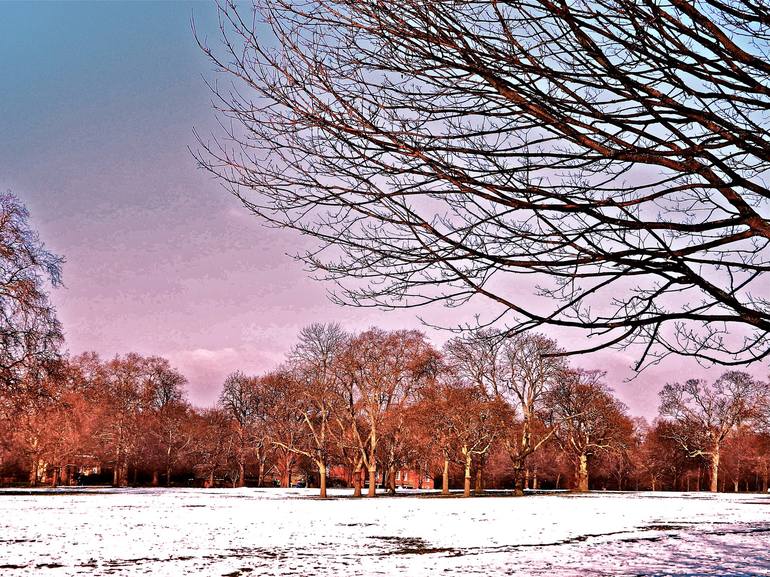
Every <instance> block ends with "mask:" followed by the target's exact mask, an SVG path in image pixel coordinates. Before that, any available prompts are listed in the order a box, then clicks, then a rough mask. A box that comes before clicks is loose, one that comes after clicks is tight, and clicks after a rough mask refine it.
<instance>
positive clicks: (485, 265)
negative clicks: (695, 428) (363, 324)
mask: <svg viewBox="0 0 770 577" xmlns="http://www.w3.org/2000/svg"><path fill="white" fill-rule="evenodd" d="M253 1H254V6H253V9H252V7H247V8H243V7H242V8H236V7H235V5H234V3H231V2H229V1H227V0H223V1H222V3H221V5H220V15H221V22H222V25H221V28H222V36H223V38H222V39H223V42H222V43H221V44H220V45H219V46H218V47H217V46H210V45H208V44H206V43H204V42H203V41H201V45H202V47H203V49H204V50H205V51H206V53H207V54H208V55H209V56H210V57H211V59H212V60H213V61H214V62H215V63H216V65H217V66H218V67H219V70H220V71H221V72H223V73H224V75H225V77H226V78H227V79H230V80H232V82H222V81H220V80H217V82H216V83H214V82H212V87H213V88H214V92H215V95H216V97H217V98H216V102H217V108H218V111H219V113H220V115H221V117H222V118H221V120H222V123H221V124H222V127H223V130H224V131H225V134H224V135H222V137H215V138H213V139H209V138H205V137H201V138H200V142H201V145H202V148H201V153H200V154H199V156H198V157H199V160H200V162H201V164H202V165H203V166H204V167H205V168H207V169H209V170H211V171H212V172H214V173H215V174H216V175H218V176H219V177H220V178H221V179H222V181H223V182H224V183H225V184H226V186H227V187H228V188H229V189H230V190H231V191H232V192H233V193H234V194H236V195H238V196H239V197H240V198H241V199H242V200H243V202H244V204H245V205H246V206H247V207H248V208H249V209H250V210H252V211H253V212H254V213H257V214H259V215H260V216H261V217H263V218H264V219H266V220H267V221H268V222H270V223H273V224H277V225H279V226H283V227H288V228H292V229H296V230H297V231H299V232H301V233H304V234H307V235H310V236H311V237H313V238H314V239H315V240H316V241H317V242H316V246H315V247H314V248H313V249H311V250H310V251H308V252H307V253H304V254H300V255H299V256H300V257H301V258H303V259H304V260H305V261H306V262H307V263H309V264H310V266H311V267H313V268H314V270H315V271H316V272H317V273H318V276H321V277H324V278H329V279H332V280H334V281H337V282H338V283H339V284H340V287H341V290H339V291H338V292H337V293H336V294H337V297H338V298H339V299H340V300H343V301H346V302H352V303H354V304H357V305H386V306H415V305H420V304H423V303H427V302H433V301H442V302H444V303H448V304H450V305H457V304H460V303H463V302H465V301H467V300H468V299H469V298H471V297H473V296H474V295H483V296H485V297H487V298H488V299H490V300H491V301H492V302H494V303H496V304H497V305H498V306H499V307H500V311H499V312H500V314H501V315H503V316H505V319H504V322H505V323H506V325H507V327H508V329H509V330H510V331H512V332H520V331H524V330H527V329H531V328H533V327H538V326H542V325H555V326H558V327H562V329H563V330H565V331H568V332H571V333H576V334H583V335H591V336H593V337H594V338H593V339H592V340H591V341H590V342H588V341H586V342H585V344H584V345H575V346H574V347H573V348H572V349H571V352H579V351H581V350H596V349H601V348H605V347H609V346H629V345H631V344H635V345H638V346H639V347H640V348H638V349H636V350H637V351H638V363H637V365H636V366H637V368H639V367H643V366H645V364H646V363H648V362H655V361H656V360H659V359H660V358H661V357H662V356H665V355H667V354H671V353H677V354H683V355H691V356H694V357H697V358H699V359H703V360H709V361H716V362H719V363H724V364H739V363H743V362H746V361H751V360H756V359H761V358H765V357H766V356H767V355H768V354H770V345H769V341H768V334H769V332H768V331H769V330H770V307H769V306H768V300H767V297H766V294H765V292H764V291H763V290H762V289H763V286H764V285H763V283H766V280H765V277H764V275H765V273H767V271H768V267H769V266H770V261H769V260H768V256H770V252H769V251H768V246H767V245H768V239H770V223H768V198H769V197H770V190H769V189H768V186H767V184H766V173H767V170H768V168H769V167H770V137H768V131H767V125H766V122H765V120H764V119H765V117H766V116H767V113H768V110H770V96H768V95H769V94H770V76H769V75H770V63H768V59H767V52H768V48H769V46H768V39H770V17H769V16H768V9H767V6H766V5H765V4H764V3H762V2H754V1H751V0H729V1H726V0H671V1H669V2H662V1H660V0H651V1H649V2H639V1H636V0H593V1H591V2H588V1H585V0H578V1H575V2H566V1H564V0H514V1H510V2H498V1H495V0H469V1H466V2H426V1H424V0H398V1H396V0H382V1H376V2H375V1H367V0H364V1H360V0H309V1H307V2H294V1H291V0H253ZM329 247H331V249H330V250H328V249H329ZM323 249H327V250H323ZM522 275H527V276H522ZM534 287H537V288H534ZM523 290H524V291H529V292H532V293H535V294H534V295H526V293H524V294H522V291H523ZM525 295H526V296H525ZM484 320H485V321H486V320H499V318H498V317H497V315H493V316H492V317H491V318H490V319H484ZM578 342H579V341H578Z"/></svg>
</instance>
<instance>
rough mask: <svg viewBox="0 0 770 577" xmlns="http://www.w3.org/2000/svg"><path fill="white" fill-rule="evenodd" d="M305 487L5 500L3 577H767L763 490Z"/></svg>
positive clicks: (0, 502)
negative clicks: (454, 492)
mask: <svg viewBox="0 0 770 577" xmlns="http://www.w3.org/2000/svg"><path fill="white" fill-rule="evenodd" d="M332 493H333V495H335V496H340V497H342V496H347V495H348V494H349V493H348V492H347V491H344V490H340V491H333V492H332ZM314 494H315V491H313V490H304V489H294V490H275V489H238V490H225V489H223V490H196V489H187V490H185V489H170V490H162V489H161V490H149V489H126V490H111V489H102V490H93V489H91V490H88V489H73V490H64V491H57V492H48V491H45V490H40V491H32V492H30V493H29V494H19V493H18V492H10V491H5V492H3V491H0V575H2V576H4V577H5V576H8V577H11V576H17V575H25V576H27V575H34V576H38V575H40V576H52V577H54V576H61V575H131V576H134V575H168V576H182V575H205V576H208V575H212V576H214V575H216V576H231V577H236V576H240V577H246V576H256V575H276V576H278V575H280V576H284V575H315V576H335V577H336V576H351V575H393V576H399V577H402V576H403V577H415V576H421V575H517V576H525V575H549V576H555V575H720V576H726V575H770V497H768V496H767V495H716V496H715V495H709V494H705V493H687V494H682V493H637V494H623V493H590V494H587V495H569V494H559V495H557V494H550V495H548V494H538V495H530V496H527V497H523V498H510V497H487V498H478V499H459V498H448V499H445V498H431V497H427V498H426V497H419V496H405V497H395V498H387V497H385V498H377V499H362V500H353V499H346V498H338V499H330V500H326V501H320V500H317V499H314V498H312V497H313V496H314Z"/></svg>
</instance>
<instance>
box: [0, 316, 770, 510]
mask: <svg viewBox="0 0 770 577" xmlns="http://www.w3.org/2000/svg"><path fill="white" fill-rule="evenodd" d="M560 352H561V351H560V349H559V347H558V345H557V343H556V342H554V341H553V340H551V339H549V338H546V337H545V336H542V335H538V334H531V335H522V336H513V337H510V336H506V335H504V334H503V333H496V332H493V331H490V330H483V331H477V332H475V333H470V334H467V335H465V336H462V337H456V338H453V339H451V340H450V341H448V342H447V343H446V344H445V345H444V347H443V348H442V350H438V349H436V348H435V347H433V346H432V345H431V344H430V343H429V342H428V341H427V340H426V338H425V336H424V335H423V333H421V332H419V331H414V330H398V331H384V330H381V329H378V328H372V329H369V330H367V331H363V332H360V333H356V334H350V333H346V332H345V331H343V330H342V329H341V328H340V327H339V326H338V325H336V324H326V325H324V324H312V325H310V326H308V327H306V328H304V329H303V330H302V331H301V333H300V334H299V337H298V340H297V343H296V344H295V346H294V347H293V348H292V349H291V351H290V352H289V354H288V355H287V356H286V360H285V362H284V363H282V364H281V365H280V366H278V367H277V368H275V369H274V370H272V371H270V372H268V373H265V374H262V375H258V376H251V375H246V374H244V373H242V372H238V371H236V372H234V373H232V374H231V375H230V376H228V377H227V379H226V380H225V382H224V384H223V386H222V391H221V394H220V397H219V401H218V404H217V407H216V408H212V409H207V410H201V409H196V408H195V407H193V406H191V405H190V403H189V402H187V400H186V399H185V393H184V391H185V389H184V387H185V378H184V376H182V375H181V374H180V373H179V372H178V371H177V370H175V369H174V368H173V367H172V366H171V365H170V364H169V362H168V361H167V360H165V359H163V358H159V357H143V356H140V355H137V354H128V355H125V356H122V357H115V358H113V359H111V360H107V361H105V360H102V359H100V358H99V357H98V356H96V355H95V354H93V353H91V354H85V355H80V356H77V357H74V358H70V359H67V360H64V361H62V362H60V363H58V364H57V365H56V366H55V367H54V369H52V370H49V371H47V372H46V373H45V375H44V376H36V377H35V378H36V379H37V380H36V383H35V385H34V386H30V387H23V388H20V389H18V391H17V392H16V393H15V394H13V395H11V394H5V395H3V397H2V421H0V422H1V424H2V427H3V428H2V433H3V434H2V437H0V438H1V439H2V447H0V448H1V449H2V461H0V467H1V469H0V475H2V476H3V477H5V478H6V479H7V480H8V481H12V480H13V477H14V475H16V477H17V480H18V477H19V475H21V474H23V475H24V476H25V477H26V480H27V482H29V483H30V484H33V485H34V484H37V483H39V482H43V481H44V480H45V482H47V483H51V484H54V485H55V484H59V483H65V484H70V483H75V482H78V481H79V480H80V481H83V480H84V479H85V475H86V474H87V473H89V472H96V471H100V472H102V473H104V472H107V471H109V472H110V478H109V479H107V478H105V477H104V476H102V477H101V479H102V481H108V482H111V483H112V484H113V485H115V486H124V485H127V484H129V483H146V484H153V485H157V484H160V483H164V484H172V483H184V484H192V483H195V484H199V485H203V486H213V485H215V484H223V483H224V484H228V485H233V486H243V485H245V484H246V483H247V482H248V483H249V484H256V485H270V484H273V483H274V482H275V483H277V484H280V485H282V486H285V487H288V486H290V485H291V484H292V482H293V480H294V481H296V480H298V479H300V478H301V479H303V480H305V481H310V482H313V483H314V484H316V485H317V486H318V487H319V489H320V494H321V496H326V489H327V483H328V480H329V479H332V480H333V482H334V483H345V484H349V485H352V486H353V487H354V494H355V495H356V496H360V495H362V493H363V491H364V488H367V491H368V495H369V496H373V495H375V494H376V490H377V486H378V485H380V486H382V487H385V488H387V489H388V490H389V491H391V492H393V491H395V489H396V477H397V475H398V473H399V472H400V471H401V470H409V471H413V472H415V473H416V474H417V475H418V477H419V479H422V480H427V479H431V480H433V479H435V480H436V481H437V483H439V479H440V486H441V488H442V490H443V491H444V492H445V493H446V492H448V491H449V488H450V486H457V487H462V488H463V492H464V494H465V495H471V494H472V493H473V492H480V491H483V489H484V487H485V486H487V487H510V488H512V489H513V490H514V491H515V493H516V494H522V493H523V492H524V490H525V489H526V488H528V487H529V488H538V487H552V488H560V487H564V486H569V487H571V488H573V489H576V490H580V491H585V490H588V489H589V488H590V487H611V488H618V489H626V488H649V489H661V488H669V489H683V490H686V489H694V488H697V489H700V488H702V487H705V484H706V482H707V481H708V483H709V484H708V488H709V489H710V490H712V491H717V490H720V489H721V490H724V489H725V487H726V483H727V482H728V480H729V482H730V484H731V485H730V488H731V489H732V490H739V489H744V490H745V489H754V490H759V489H760V488H762V489H765V490H766V489H767V480H768V466H770V436H768V429H767V415H768V407H767V399H768V385H767V384H766V383H763V382H760V381H757V380H755V379H752V378H751V377H750V376H748V375H747V374H745V373H741V372H737V371H731V372H727V373H725V374H724V375H723V376H722V377H720V378H719V379H718V380H717V381H715V382H714V383H707V382H705V381H701V380H688V381H686V382H684V383H669V384H667V385H666V386H665V387H664V388H663V390H662V391H661V393H660V398H661V404H660V417H659V418H658V419H656V420H655V421H654V422H653V423H652V424H651V425H649V424H647V423H646V422H645V421H644V420H643V419H633V418H632V417H631V416H630V415H629V413H628V410H627V409H626V407H625V406H624V405H623V404H622V403H620V402H619V401H618V400H617V399H616V398H615V397H614V395H613V394H612V391H611V389H610V388H609V387H608V386H607V385H606V384H605V383H604V382H603V380H602V377H603V375H602V374H601V373H600V372H598V371H585V370H581V369H577V368H574V367H572V366H570V365H569V364H568V362H567V361H566V360H565V358H564V357H562V356H559V353H560ZM420 483H422V481H420ZM720 483H721V484H720Z"/></svg>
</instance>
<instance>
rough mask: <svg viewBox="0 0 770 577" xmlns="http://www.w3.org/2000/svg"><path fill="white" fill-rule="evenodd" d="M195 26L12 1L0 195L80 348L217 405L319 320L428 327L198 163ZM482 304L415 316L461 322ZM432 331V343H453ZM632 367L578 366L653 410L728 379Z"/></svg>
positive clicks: (3, 20)
mask: <svg viewBox="0 0 770 577" xmlns="http://www.w3.org/2000/svg"><path fill="white" fill-rule="evenodd" d="M193 20H194V21H195V26H196V29H197V31H198V33H199V34H200V35H201V36H202V37H204V38H207V39H208V41H209V42H210V43H214V42H216V39H217V32H218V31H217V20H216V12H215V9H214V7H213V5H212V4H210V3H204V2H196V3H172V2H163V3H149V2H126V3H112V2H110V3H98V4H97V3H31V2H30V3H5V2H3V3H0V55H1V57H0V190H3V191H6V190H9V191H11V192H13V193H15V194H16V195H17V196H19V197H20V198H21V199H22V201H23V202H24V203H25V204H26V205H27V207H28V208H29V209H30V212H31V215H32V224H33V226H34V227H35V228H36V229H37V230H39V232H40V235H41V237H42V239H43V240H44V242H45V243H46V245H47V246H48V248H49V249H51V250H52V251H54V252H55V253H57V254H59V255H62V256H64V257H65V259H66V263H65V266H64V283H65V287H64V288H60V289H57V290H55V291H54V293H53V296H52V300H53V302H54V303H55V305H56V307H57V310H58V313H59V318H60V319H61V321H62V323H63V325H64V328H65V332H66V338H67V349H68V350H69V352H70V353H72V354H78V353H81V352H84V351H90V350H93V351H96V352H98V353H99V354H100V355H102V356H103V357H105V358H109V357H112V356H114V355H116V354H123V353H127V352H130V351H134V352H138V353H141V354H148V355H149V354H155V355H161V356H165V357H167V358H169V359H170V360H171V362H172V363H173V364H174V365H175V366H176V367H178V368H179V369H180V370H181V371H182V372H183V373H184V374H185V375H186V377H187V378H188V381H189V383H188V392H189V397H190V400H191V401H192V402H193V403H195V404H196V405H199V406H211V405H212V404H213V403H215V402H216V398H217V396H218V394H219V391H220V389H221V383H222V381H223V380H224V377H225V376H226V375H227V374H228V373H229V372H231V371H234V370H243V371H246V372H254V373H257V372H262V371H265V370H269V369H270V368H272V367H273V366H275V365H276V364H277V363H279V362H280V361H281V360H282V358H283V355H284V354H285V352H286V351H288V349H289V348H290V347H291V345H292V343H293V342H294V339H295V337H296V335H297V333H298V332H299V330H300V329H301V328H302V327H303V326H305V325H307V324H309V323H311V322H339V323H340V324H342V325H343V327H344V328H346V329H348V330H351V331H357V330H364V329H366V328H368V327H370V326H375V325H376V326H380V327H382V328H385V329H397V328H425V327H422V325H421V324H420V321H419V320H418V319H417V314H418V311H415V310H397V311H379V310H375V309H363V310H362V309H353V308H349V307H339V306H337V305H334V304H332V303H331V302H330V301H329V299H328V297H327V291H328V290H329V289H330V288H331V287H328V286H325V285H324V284H322V283H318V282H315V281H312V280H310V279H309V278H308V276H307V274H306V272H305V271H304V270H303V267H302V265H301V264H300V263H298V262H296V261H294V260H292V259H291V258H290V257H289V256H288V254H292V253H294V252H296V251H297V248H298V247H299V246H301V245H300V243H301V240H300V239H299V238H298V237H297V236H296V235H295V234H294V233H292V232H290V231H285V230H278V229H273V228H267V227H265V226H263V225H262V224H261V223H260V222H259V221H258V220H257V219H256V217H254V216H252V215H251V214H250V213H248V211H246V209H244V208H243V207H242V206H241V205H240V204H239V202H238V201H237V200H236V199H235V198H233V197H232V196H230V195H229V194H227V193H226V192H225V191H224V190H223V189H222V188H221V186H220V185H219V184H218V183H217V182H216V181H215V180H214V179H213V178H212V177H211V176H210V175H208V174H207V173H205V172H204V171H202V170H200V169H198V168H197V166H196V162H195V160H194V158H193V156H192V154H191V152H190V149H191V148H192V149H194V148H196V141H195V137H194V135H193V129H194V128H195V129H197V130H198V131H199V132H200V133H203V134H207V133H209V132H211V131H212V130H214V129H215V122H214V115H213V112H212V107H211V94H210V92H209V89H208V88H207V86H206V84H205V82H204V80H205V79H213V78H214V77H215V75H214V71H213V66H212V65H211V64H210V63H209V62H208V61H207V59H206V57H205V56H204V55H203V54H202V53H201V51H200V49H199V48H198V47H197V45H196V43H195V39H194V37H193V34H192V26H191V22H192V21H193ZM483 309H484V303H482V302H473V301H472V302H471V303H469V305H467V306H466V307H465V308H464V309H463V310H462V311H457V310H454V309H445V308H442V307H433V308H432V309H428V310H421V311H419V314H420V316H423V317H425V318H426V319H427V320H429V321H431V322H433V323H436V324H442V325H451V324H453V323H454V321H455V319H456V318H461V317H462V318H470V317H472V315H473V313H474V312H477V310H479V311H483ZM457 315H460V317H458V316H457ZM425 331H426V333H427V334H428V336H429V337H430V338H431V340H432V341H433V342H434V344H436V345H438V346H440V345H441V344H442V343H443V341H444V340H446V338H448V336H449V335H447V334H446V333H444V332H441V331H436V330H431V329H427V328H425ZM550 336H554V337H558V336H559V335H558V334H552V335H550ZM633 360H634V357H633V356H632V355H630V354H628V353H623V352H617V351H606V352H601V353H597V354H594V355H591V356H586V357H581V358H579V359H577V360H575V361H573V362H574V363H575V364H577V365H580V366H584V367H586V368H600V369H603V370H607V372H608V374H607V382H608V384H610V385H611V386H612V387H613V388H614V389H615V390H616V392H617V394H618V396H619V397H620V398H621V400H623V401H624V402H625V403H626V404H627V405H628V406H629V408H630V410H631V412H632V413H634V414H637V415H644V416H647V417H652V416H654V414H655V408H656V406H657V390H658V388H659V387H660V386H662V385H663V384H664V383H665V382H666V381H671V380H681V379H686V378H690V377H692V376H696V375H702V376H704V377H706V378H715V377H716V376H718V375H719V373H720V372H721V371H720V369H719V368H712V369H710V370H705V369H702V368H701V367H699V366H698V365H696V364H695V363H694V362H691V361H688V360H683V359H675V358H669V359H668V360H667V361H665V362H664V363H663V364H661V365H660V366H657V367H652V368H651V369H648V370H646V371H645V372H643V373H642V375H640V376H638V377H637V378H636V379H634V380H631V381H629V380H628V379H629V378H630V377H632V376H633V372H632V371H631V370H630V368H629V367H630V365H631V364H632V362H633ZM751 372H753V373H755V374H756V375H758V376H762V377H765V376H766V375H767V373H768V370H767V366H755V367H753V368H752V369H751Z"/></svg>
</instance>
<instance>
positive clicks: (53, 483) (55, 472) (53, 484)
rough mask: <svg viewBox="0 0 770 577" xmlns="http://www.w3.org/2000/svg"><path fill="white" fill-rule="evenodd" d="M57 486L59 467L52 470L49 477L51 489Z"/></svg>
mask: <svg viewBox="0 0 770 577" xmlns="http://www.w3.org/2000/svg"><path fill="white" fill-rule="evenodd" d="M58 484H59V467H54V468H53V474H52V475H51V487H56V486H58Z"/></svg>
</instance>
